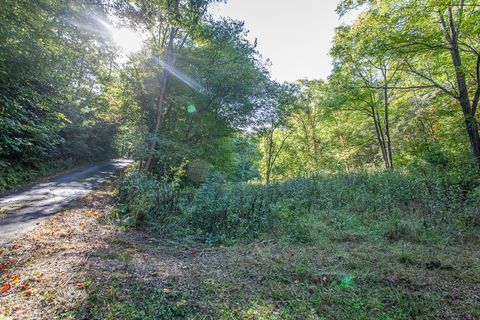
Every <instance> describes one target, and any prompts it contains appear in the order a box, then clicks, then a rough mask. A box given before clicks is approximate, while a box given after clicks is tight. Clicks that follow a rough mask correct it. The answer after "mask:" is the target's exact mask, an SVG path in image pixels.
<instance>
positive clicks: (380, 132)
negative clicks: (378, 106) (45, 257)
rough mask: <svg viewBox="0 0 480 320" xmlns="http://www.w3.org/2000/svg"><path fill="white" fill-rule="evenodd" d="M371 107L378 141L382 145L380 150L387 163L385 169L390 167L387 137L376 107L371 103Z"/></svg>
mask: <svg viewBox="0 0 480 320" xmlns="http://www.w3.org/2000/svg"><path fill="white" fill-rule="evenodd" d="M370 108H371V110H372V119H373V123H374V125H375V133H376V135H377V141H378V145H379V147H380V151H381V152H382V158H383V162H384V164H385V169H388V168H389V162H388V154H387V149H386V148H385V137H384V134H383V129H382V126H381V124H380V117H379V116H378V113H377V112H376V110H375V107H374V106H373V105H371V106H370ZM377 117H378V118H377Z"/></svg>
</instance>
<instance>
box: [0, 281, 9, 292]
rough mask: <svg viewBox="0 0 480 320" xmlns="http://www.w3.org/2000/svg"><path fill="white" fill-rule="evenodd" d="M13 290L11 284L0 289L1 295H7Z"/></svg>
mask: <svg viewBox="0 0 480 320" xmlns="http://www.w3.org/2000/svg"><path fill="white" fill-rule="evenodd" d="M11 288H12V285H11V284H10V283H4V284H3V286H2V289H0V292H1V293H7V292H8V291H9V290H10V289H11Z"/></svg>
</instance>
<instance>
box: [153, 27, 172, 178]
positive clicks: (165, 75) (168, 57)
mask: <svg viewBox="0 0 480 320" xmlns="http://www.w3.org/2000/svg"><path fill="white" fill-rule="evenodd" d="M176 33H177V30H176V29H175V28H174V27H171V29H170V39H169V42H168V47H167V51H166V53H165V56H164V59H163V63H164V65H163V72H162V77H161V78H160V85H159V89H158V92H159V93H158V99H157V113H156V117H155V128H154V130H153V140H152V142H151V144H150V147H149V148H148V149H149V150H148V151H149V152H148V155H147V159H146V160H145V170H147V171H148V170H150V169H151V167H152V160H153V153H154V151H155V148H156V145H157V144H156V136H157V134H158V132H159V130H160V126H161V123H162V115H163V107H164V105H165V94H166V91H167V84H168V79H169V76H170V73H169V72H168V70H167V66H170V64H171V63H172V60H173V45H174V40H175V36H176Z"/></svg>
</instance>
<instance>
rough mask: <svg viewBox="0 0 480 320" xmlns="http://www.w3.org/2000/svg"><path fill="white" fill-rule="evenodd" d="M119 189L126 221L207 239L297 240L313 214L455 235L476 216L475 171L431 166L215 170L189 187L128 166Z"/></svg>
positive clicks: (308, 229) (477, 220)
mask: <svg viewBox="0 0 480 320" xmlns="http://www.w3.org/2000/svg"><path fill="white" fill-rule="evenodd" d="M120 195H121V199H122V200H123V205H122V207H121V212H123V213H124V214H125V216H124V217H125V219H126V221H127V222H128V223H130V224H147V225H149V226H150V227H152V228H154V229H156V230H157V231H159V232H167V233H176V234H182V235H185V234H189V235H195V236H197V237H201V238H202V239H204V240H206V241H210V242H225V241H234V240H242V241H245V240H251V239H254V238H258V237H276V236H287V237H289V238H291V239H293V240H295V241H300V242H303V241H309V239H310V237H311V236H312V232H314V231H312V230H313V229H315V226H314V225H315V224H317V222H329V223H331V224H337V225H338V228H341V227H342V226H345V225H346V224H349V223H351V222H352V221H357V222H358V221H361V223H362V225H363V227H365V226H367V227H368V226H369V225H370V226H371V228H374V226H378V225H381V226H382V228H383V229H382V230H383V231H382V232H383V233H384V234H385V236H386V237H388V238H391V239H397V238H399V237H401V236H402V235H405V234H407V233H409V232H408V230H410V233H412V234H414V233H416V232H417V231H418V230H415V228H423V229H424V230H423V231H429V232H434V233H436V234H438V235H439V236H441V237H445V238H449V239H457V238H458V237H459V236H460V237H461V236H464V235H466V234H471V232H472V230H474V229H475V228H478V227H479V224H480V217H479V209H478V207H479V204H480V197H479V195H480V188H479V187H478V184H477V183H476V179H473V180H472V181H469V182H468V183H466V182H465V180H460V181H455V180H454V179H450V178H448V177H446V176H440V175H438V174H437V173H436V172H433V171H432V172H422V173H421V174H420V173H418V172H416V173H401V172H375V173H366V172H360V173H353V174H343V173H339V174H334V175H314V176H310V177H298V178H294V179H291V180H288V181H284V182H280V183H274V184H271V185H264V184H257V183H230V182H227V181H225V180H224V179H223V178H222V176H221V175H218V174H217V175H211V176H210V177H209V178H208V179H207V181H206V182H205V183H204V184H203V185H201V186H200V187H199V188H197V189H194V188H185V187H182V185H181V183H179V181H178V179H174V181H158V180H155V179H153V178H152V177H149V176H148V175H145V174H143V173H141V172H139V171H137V170H133V171H131V172H130V173H129V174H128V175H127V176H126V178H125V180H124V181H123V184H122V186H121V191H120ZM412 225H415V226H414V227H412ZM333 227H335V226H333ZM409 228H410V229H409ZM345 230H347V231H345V232H349V231H348V230H349V229H348V228H347V229H345ZM350 231H351V232H355V230H354V229H351V230H350ZM317 232H318V230H317Z"/></svg>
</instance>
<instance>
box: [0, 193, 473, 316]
mask: <svg viewBox="0 0 480 320" xmlns="http://www.w3.org/2000/svg"><path fill="white" fill-rule="evenodd" d="M112 192H114V189H112V187H111V186H110V187H105V188H104V189H103V190H99V191H97V192H95V193H94V194H92V195H90V196H89V197H87V198H86V199H84V200H83V201H81V202H80V203H78V205H77V206H76V207H75V208H73V209H71V210H68V211H65V212H64V213H62V214H60V215H59V216H56V217H55V218H53V219H52V220H50V221H49V222H47V223H45V224H43V225H42V226H40V227H39V228H38V229H37V230H36V231H35V232H33V233H32V234H30V235H28V236H26V237H24V238H22V239H20V240H18V241H16V242H15V243H13V244H11V245H9V246H6V247H4V248H2V249H1V253H0V263H5V264H6V268H4V269H3V270H1V274H2V284H3V282H7V281H11V280H12V277H13V276H15V275H18V276H20V278H21V281H24V280H28V281H29V284H30V285H29V290H31V294H29V295H27V294H26V293H25V288H23V287H22V285H21V283H23V282H20V283H17V284H15V285H14V288H13V289H12V290H10V291H9V292H8V293H6V294H2V295H0V305H1V308H0V319H55V318H59V319H412V318H415V319H422V318H423V319H479V318H480V307H479V306H480V295H479V292H480V250H479V243H478V242H475V241H470V242H462V243H460V242H458V241H456V242H451V243H450V244H446V245H445V244H444V243H440V242H438V241H436V240H435V237H434V236H432V237H430V238H429V237H428V233H426V234H424V235H421V236H417V235H416V234H415V233H412V230H414V229H412V228H411V226H409V227H406V226H405V225H408V220H407V221H406V222H404V223H403V224H391V225H390V224H389V222H385V223H383V222H378V223H374V224H368V221H369V220H368V219H366V218H365V219H363V218H352V217H351V216H350V215H348V214H347V213H345V214H341V212H337V214H335V215H332V214H331V213H329V212H328V211H325V212H320V211H319V212H317V213H316V215H307V216H304V217H303V218H302V221H301V223H302V225H303V226H304V227H305V228H302V230H306V232H307V233H308V241H304V242H302V241H292V239H293V238H295V239H296V237H297V236H295V232H293V235H289V234H288V232H285V233H284V234H283V235H284V236H281V237H280V236H279V235H275V237H271V238H275V239H276V240H271V239H268V236H267V235H268V234H267V235H265V236H263V237H262V238H261V239H258V240H256V241H255V242H253V243H249V244H234V245H230V246H221V245H217V246H213V245H208V244H206V243H204V242H202V243H200V242H196V241H193V240H188V238H187V239H183V240H181V241H179V240H172V239H171V238H169V237H163V238H162V237H161V236H159V235H158V234H152V233H151V232H148V231H145V230H143V229H127V230H125V229H124V228H122V227H121V226H118V225H112V224H110V223H106V221H108V220H109V219H106V218H110V217H111V214H110V212H111V208H112V204H113V202H114V201H116V200H114V199H112V196H113V193H112ZM404 224H405V225H404ZM385 230H390V231H389V232H386V231H385ZM301 234H303V233H301ZM292 237H293V238H292ZM297 240H298V239H297Z"/></svg>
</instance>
